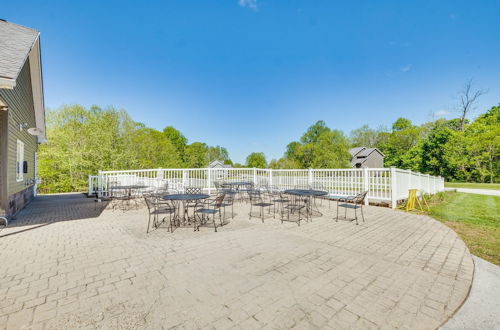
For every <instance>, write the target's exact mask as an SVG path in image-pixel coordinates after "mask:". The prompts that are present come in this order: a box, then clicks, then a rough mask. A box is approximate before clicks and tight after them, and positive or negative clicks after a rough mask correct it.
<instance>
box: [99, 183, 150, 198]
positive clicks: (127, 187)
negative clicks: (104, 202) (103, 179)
mask: <svg viewBox="0 0 500 330" xmlns="http://www.w3.org/2000/svg"><path fill="white" fill-rule="evenodd" d="M147 187H148V186H145V185H140V184H131V185H124V186H112V187H110V188H109V189H110V190H125V192H126V195H127V196H128V197H131V196H132V190H140V189H146V188H147Z"/></svg>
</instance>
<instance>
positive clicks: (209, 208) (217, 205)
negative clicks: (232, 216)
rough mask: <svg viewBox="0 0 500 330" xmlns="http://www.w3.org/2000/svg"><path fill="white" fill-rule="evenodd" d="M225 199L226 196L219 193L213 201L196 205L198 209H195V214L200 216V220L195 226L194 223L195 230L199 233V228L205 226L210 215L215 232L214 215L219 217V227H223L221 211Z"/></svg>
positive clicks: (208, 200)
mask: <svg viewBox="0 0 500 330" xmlns="http://www.w3.org/2000/svg"><path fill="white" fill-rule="evenodd" d="M225 197H226V194H225V193H221V194H219V195H217V197H215V199H213V200H210V199H207V200H205V201H203V202H201V203H199V204H198V206H199V207H198V208H196V209H195V214H198V215H201V218H200V219H199V224H198V225H197V226H196V222H195V230H198V231H200V226H201V225H205V224H207V223H208V220H209V218H210V215H212V223H213V225H214V229H215V231H216V232H217V222H216V221H215V215H216V214H218V215H219V223H220V226H221V227H222V226H224V221H223V219H222V212H221V209H222V208H223V201H224V198H225ZM195 221H196V219H195Z"/></svg>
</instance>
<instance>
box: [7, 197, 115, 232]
mask: <svg viewBox="0 0 500 330" xmlns="http://www.w3.org/2000/svg"><path fill="white" fill-rule="evenodd" d="M107 204H108V203H107V202H102V203H96V202H95V200H94V199H93V198H87V197H86V196H85V195H84V194H81V193H69V194H53V195H39V196H37V197H35V198H34V199H33V201H32V202H31V203H30V204H28V205H27V206H26V207H25V208H24V209H23V210H21V211H20V212H19V213H18V214H17V216H16V217H15V219H11V220H10V221H9V225H8V226H7V227H0V237H3V236H8V235H12V234H15V233H19V232H23V231H26V230H31V229H35V228H38V227H41V226H45V225H48V224H51V223H54V222H59V221H70V220H80V219H89V218H97V217H99V216H100V215H101V213H102V211H103V210H104V209H105V208H106V206H107Z"/></svg>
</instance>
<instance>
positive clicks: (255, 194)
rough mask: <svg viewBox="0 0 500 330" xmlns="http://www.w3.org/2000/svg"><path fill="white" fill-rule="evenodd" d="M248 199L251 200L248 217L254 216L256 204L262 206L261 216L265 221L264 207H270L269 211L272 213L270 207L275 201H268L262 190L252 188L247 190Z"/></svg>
mask: <svg viewBox="0 0 500 330" xmlns="http://www.w3.org/2000/svg"><path fill="white" fill-rule="evenodd" d="M247 195H248V199H249V201H250V213H249V214H248V218H249V219H251V218H252V209H253V207H254V206H257V207H259V208H260V212H259V217H260V218H261V219H262V222H264V208H266V207H268V208H269V213H271V209H270V207H271V206H273V205H274V204H273V203H270V202H267V201H266V200H265V198H264V196H263V194H262V192H261V191H260V190H251V191H247Z"/></svg>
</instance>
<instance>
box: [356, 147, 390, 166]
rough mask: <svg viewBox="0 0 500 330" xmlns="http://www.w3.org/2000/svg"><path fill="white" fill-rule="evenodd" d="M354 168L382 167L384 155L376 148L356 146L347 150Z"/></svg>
mask: <svg viewBox="0 0 500 330" xmlns="http://www.w3.org/2000/svg"><path fill="white" fill-rule="evenodd" d="M349 153H350V154H351V166H352V167H354V168H364V167H369V168H383V167H384V155H383V154H382V152H381V151H380V150H378V149H377V148H366V147H356V148H352V149H350V150H349Z"/></svg>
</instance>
